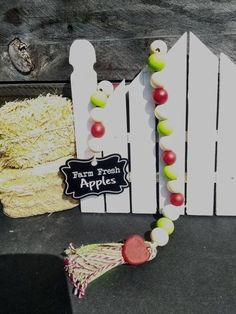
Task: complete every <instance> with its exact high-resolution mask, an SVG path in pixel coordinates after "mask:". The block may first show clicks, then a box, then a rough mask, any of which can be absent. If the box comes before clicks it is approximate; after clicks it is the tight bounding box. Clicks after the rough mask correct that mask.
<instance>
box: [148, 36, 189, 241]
mask: <svg viewBox="0 0 236 314" xmlns="http://www.w3.org/2000/svg"><path fill="white" fill-rule="evenodd" d="M150 50H151V53H152V54H151V56H150V57H149V58H148V65H149V67H150V69H151V70H152V71H156V72H154V73H153V74H152V75H151V78H150V84H151V86H152V87H153V88H154V90H153V101H154V103H155V105H156V108H155V111H154V114H155V117H156V118H157V119H159V122H158V124H157V132H158V133H159V136H160V140H159V145H160V148H161V149H162V150H163V153H162V161H163V163H164V167H163V176H164V177H165V178H166V179H167V189H168V190H169V191H171V194H170V200H169V201H170V204H168V205H166V206H165V207H164V208H163V209H160V213H161V214H162V215H163V217H162V218H160V219H158V220H157V221H156V228H154V229H153V230H152V231H151V234H150V237H151V240H152V242H153V243H154V245H156V246H164V245H166V244H167V242H168V240H169V235H171V234H172V233H173V231H174V223H173V221H176V220H177V219H178V218H179V216H180V213H179V211H178V209H176V208H178V206H180V205H182V204H183V203H184V196H183V194H182V193H180V192H179V190H178V184H177V185H176V182H177V179H178V176H177V174H176V173H175V169H174V167H173V165H174V164H175V162H176V159H177V156H176V154H175V152H173V151H172V149H171V145H169V141H168V136H169V135H171V134H172V133H173V132H174V130H173V129H172V127H171V125H170V123H169V121H168V117H167V116H166V114H165V109H163V110H162V106H161V105H163V104H165V103H167V106H168V92H167V90H166V89H165V88H164V86H163V84H162V83H161V81H160V79H159V73H158V72H159V71H161V70H163V69H164V63H165V62H164V63H161V60H166V58H165V54H166V53H167V46H166V44H165V43H164V42H162V41H160V40H158V41H154V42H153V43H152V44H151V46H150ZM160 63H161V66H160ZM168 183H170V184H169V185H168ZM173 192H176V193H173Z"/></svg>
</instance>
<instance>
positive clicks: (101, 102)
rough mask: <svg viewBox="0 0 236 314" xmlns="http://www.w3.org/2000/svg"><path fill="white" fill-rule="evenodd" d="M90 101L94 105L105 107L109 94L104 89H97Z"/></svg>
mask: <svg viewBox="0 0 236 314" xmlns="http://www.w3.org/2000/svg"><path fill="white" fill-rule="evenodd" d="M90 101H91V103H92V104H93V106H94V107H101V108H104V107H105V106H106V103H107V95H106V94H105V93H104V92H102V91H96V92H94V93H93V94H92V96H91V98H90Z"/></svg>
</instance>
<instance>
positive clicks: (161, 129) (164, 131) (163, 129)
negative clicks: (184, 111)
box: [157, 120, 173, 136]
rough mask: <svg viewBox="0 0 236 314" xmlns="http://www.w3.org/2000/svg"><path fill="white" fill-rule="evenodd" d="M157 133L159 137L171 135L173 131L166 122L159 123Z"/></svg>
mask: <svg viewBox="0 0 236 314" xmlns="http://www.w3.org/2000/svg"><path fill="white" fill-rule="evenodd" d="M157 132H158V133H159V134H161V135H167V136H168V135H171V134H172V133H173V129H172V128H171V127H170V126H169V125H168V122H167V120H162V121H159V122H158V124H157Z"/></svg>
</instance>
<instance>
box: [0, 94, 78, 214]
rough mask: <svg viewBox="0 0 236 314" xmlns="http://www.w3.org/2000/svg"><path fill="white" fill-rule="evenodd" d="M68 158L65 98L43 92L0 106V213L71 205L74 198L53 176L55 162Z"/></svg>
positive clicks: (69, 116)
mask: <svg viewBox="0 0 236 314" xmlns="http://www.w3.org/2000/svg"><path fill="white" fill-rule="evenodd" d="M55 108H57V110H55ZM74 156H75V135H74V123H73V110H72V103H71V100H70V99H68V98H66V97H62V96H57V95H50V94H48V95H46V96H39V97H36V98H33V99H25V100H16V101H13V102H7V103H5V104H4V105H3V106H1V107H0V201H1V203H2V204H3V212H4V213H5V214H6V215H8V216H10V217H12V218H19V217H28V216H33V215H39V214H44V213H53V212H56V211H61V210H65V209H69V208H73V207H75V206H77V205H78V201H75V200H73V199H71V198H68V197H66V196H64V194H63V186H62V179H61V177H60V175H59V174H58V170H59V167H60V165H61V164H63V163H64V162H65V161H66V160H67V159H70V158H74ZM39 195H40V197H39Z"/></svg>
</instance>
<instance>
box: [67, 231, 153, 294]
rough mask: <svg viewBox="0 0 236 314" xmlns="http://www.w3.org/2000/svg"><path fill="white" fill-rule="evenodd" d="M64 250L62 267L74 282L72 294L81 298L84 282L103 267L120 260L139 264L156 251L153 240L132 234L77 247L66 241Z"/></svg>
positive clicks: (104, 269) (108, 268)
mask: <svg viewBox="0 0 236 314" xmlns="http://www.w3.org/2000/svg"><path fill="white" fill-rule="evenodd" d="M65 254H66V257H65V259H64V265H65V271H66V273H67V274H68V276H69V278H70V280H71V282H72V284H73V286H74V294H75V295H77V296H79V298H83V297H84V295H85V290H86V288H87V286H88V284H89V283H90V282H92V281H93V280H95V279H97V278H99V277H100V276H102V275H103V274H104V273H106V272H107V271H109V270H111V269H112V268H114V267H116V266H119V265H122V264H131V265H140V264H143V263H144V262H147V261H150V260H152V259H153V258H155V256H156V254H157V251H156V247H155V245H153V243H151V242H148V241H144V239H143V238H142V237H140V236H139V235H132V236H131V237H129V238H128V239H127V240H126V241H125V243H101V244H99V243H98V244H90V245H86V246H81V247H80V248H75V247H74V246H73V245H72V244H70V245H69V247H68V248H67V249H66V250H65Z"/></svg>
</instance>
